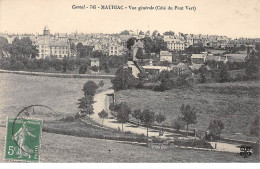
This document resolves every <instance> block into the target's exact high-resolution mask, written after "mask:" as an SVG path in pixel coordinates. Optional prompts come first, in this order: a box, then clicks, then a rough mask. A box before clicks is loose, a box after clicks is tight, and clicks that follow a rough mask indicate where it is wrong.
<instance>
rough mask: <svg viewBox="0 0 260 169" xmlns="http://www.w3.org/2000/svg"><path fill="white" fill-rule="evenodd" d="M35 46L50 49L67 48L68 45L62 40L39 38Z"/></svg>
mask: <svg viewBox="0 0 260 169" xmlns="http://www.w3.org/2000/svg"><path fill="white" fill-rule="evenodd" d="M35 44H36V45H49V46H50V47H68V46H69V43H68V42H67V41H64V40H54V39H53V38H49V37H47V38H40V39H39V40H38V41H37V42H36V43H35Z"/></svg>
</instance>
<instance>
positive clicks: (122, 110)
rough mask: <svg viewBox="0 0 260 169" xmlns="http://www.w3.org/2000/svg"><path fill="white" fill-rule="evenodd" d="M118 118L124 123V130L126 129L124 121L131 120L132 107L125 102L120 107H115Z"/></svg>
mask: <svg viewBox="0 0 260 169" xmlns="http://www.w3.org/2000/svg"><path fill="white" fill-rule="evenodd" d="M115 111H116V118H117V121H118V122H119V123H122V131H124V123H126V122H127V121H128V120H129V115H130V114H131V112H132V111H131V108H130V107H128V105H127V104H126V103H125V102H123V103H121V104H120V105H119V106H118V107H115Z"/></svg>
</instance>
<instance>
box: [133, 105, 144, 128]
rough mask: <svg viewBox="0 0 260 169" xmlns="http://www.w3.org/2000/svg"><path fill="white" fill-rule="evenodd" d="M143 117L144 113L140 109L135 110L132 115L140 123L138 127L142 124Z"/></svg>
mask: <svg viewBox="0 0 260 169" xmlns="http://www.w3.org/2000/svg"><path fill="white" fill-rule="evenodd" d="M141 115H142V112H141V110H140V109H137V110H134V111H133V113H132V116H133V117H134V118H135V119H136V120H137V121H138V125H139V122H140V118H141Z"/></svg>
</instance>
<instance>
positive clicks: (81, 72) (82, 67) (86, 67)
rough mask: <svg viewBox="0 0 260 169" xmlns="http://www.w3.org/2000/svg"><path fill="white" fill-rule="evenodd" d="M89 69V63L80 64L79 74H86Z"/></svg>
mask: <svg viewBox="0 0 260 169" xmlns="http://www.w3.org/2000/svg"><path fill="white" fill-rule="evenodd" d="M87 70H88V66H87V65H80V66H79V74H85V73H86V72H87Z"/></svg>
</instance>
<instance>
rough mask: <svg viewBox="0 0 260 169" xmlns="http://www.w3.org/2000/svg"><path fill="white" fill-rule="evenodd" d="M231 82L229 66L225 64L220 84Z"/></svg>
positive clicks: (221, 70) (221, 71) (220, 74)
mask: <svg viewBox="0 0 260 169" xmlns="http://www.w3.org/2000/svg"><path fill="white" fill-rule="evenodd" d="M229 80H230V75H229V73H228V69H227V65H225V64H223V65H222V66H221V68H220V72H219V82H220V83H224V82H229Z"/></svg>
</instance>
